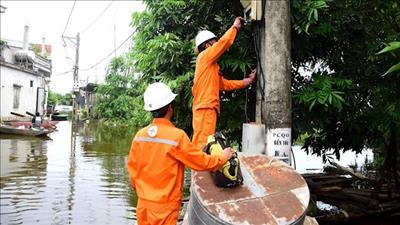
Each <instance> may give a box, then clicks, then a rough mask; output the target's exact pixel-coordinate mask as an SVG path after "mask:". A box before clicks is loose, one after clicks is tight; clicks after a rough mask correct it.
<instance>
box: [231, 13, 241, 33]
mask: <svg viewBox="0 0 400 225" xmlns="http://www.w3.org/2000/svg"><path fill="white" fill-rule="evenodd" d="M242 21H244V19H243V18H242V17H240V16H238V17H236V19H235V21H234V22H233V25H232V26H233V27H236V29H238V30H240V28H241V27H242Z"/></svg>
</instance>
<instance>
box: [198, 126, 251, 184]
mask: <svg viewBox="0 0 400 225" xmlns="http://www.w3.org/2000/svg"><path fill="white" fill-rule="evenodd" d="M227 147H230V144H229V142H228V140H227V139H226V138H225V137H224V135H222V133H220V132H217V133H215V134H214V135H210V136H209V137H208V142H207V145H206V146H205V148H204V149H203V151H204V152H206V153H207V154H210V155H214V154H222V152H223V150H224V149H225V148H227ZM211 176H212V178H213V180H214V183H215V185H216V186H217V187H236V186H239V185H241V184H243V176H242V171H241V170H240V162H239V158H238V155H237V152H236V151H235V153H234V154H233V156H232V158H230V159H229V160H228V161H227V162H226V163H225V165H224V166H223V167H222V168H220V169H219V170H218V171H216V172H211Z"/></svg>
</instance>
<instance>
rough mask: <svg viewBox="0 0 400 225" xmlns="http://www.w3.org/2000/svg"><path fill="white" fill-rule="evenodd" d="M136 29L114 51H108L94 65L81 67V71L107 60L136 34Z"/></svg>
mask: <svg viewBox="0 0 400 225" xmlns="http://www.w3.org/2000/svg"><path fill="white" fill-rule="evenodd" d="M135 32H136V30H135V31H133V32H132V33H131V34H130V35H129V36H128V37H127V38H126V39H125V41H123V42H122V43H121V44H120V45H119V46H118V47H117V48H116V49H114V50H113V51H112V52H110V53H108V54H107V55H106V56H105V57H104V58H102V59H101V60H99V61H98V62H97V63H95V64H94V65H93V66H91V67H88V68H86V69H79V70H80V71H88V70H91V69H93V68H94V67H95V66H97V65H99V64H100V63H101V62H103V61H104V60H106V59H107V58H108V57H110V55H112V54H113V53H114V52H116V51H117V50H118V49H119V48H121V47H122V46H123V45H124V44H125V42H127V41H128V40H129V39H130V38H131V37H132V36H133V35H134V34H135Z"/></svg>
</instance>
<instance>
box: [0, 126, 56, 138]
mask: <svg viewBox="0 0 400 225" xmlns="http://www.w3.org/2000/svg"><path fill="white" fill-rule="evenodd" d="M51 132H53V130H48V129H44V128H25V127H24V126H20V127H13V126H9V125H3V124H1V125H0V133H1V134H14V135H24V136H35V137H39V136H46V135H47V134H49V133H51Z"/></svg>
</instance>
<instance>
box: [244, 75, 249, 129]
mask: <svg viewBox="0 0 400 225" xmlns="http://www.w3.org/2000/svg"><path fill="white" fill-rule="evenodd" d="M243 78H246V72H245V71H244V72H243ZM248 90H249V89H248V88H246V89H245V93H246V100H245V102H244V115H245V116H246V123H248V122H250V120H249V116H248V114H247V101H248V99H249V97H248Z"/></svg>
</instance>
